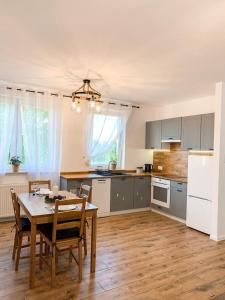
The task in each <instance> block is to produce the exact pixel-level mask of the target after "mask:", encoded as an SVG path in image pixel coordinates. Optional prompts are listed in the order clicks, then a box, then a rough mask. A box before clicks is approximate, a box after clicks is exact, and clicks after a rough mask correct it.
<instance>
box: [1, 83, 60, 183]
mask: <svg viewBox="0 0 225 300" xmlns="http://www.w3.org/2000/svg"><path fill="white" fill-rule="evenodd" d="M61 125H62V101H61V97H60V96H59V97H58V96H57V97H56V96H53V95H51V94H50V93H48V92H46V93H43V94H42V93H41V94H40V93H36V92H32V93H29V92H26V91H24V90H19V91H17V90H16V89H10V90H9V89H7V88H4V87H1V86H0V174H4V173H5V172H7V171H8V170H9V168H10V165H9V159H10V158H11V157H12V156H15V155H17V156H19V157H20V160H21V161H22V164H21V169H22V170H26V171H27V172H29V174H30V176H31V177H32V178H42V177H43V178H44V176H46V178H51V179H52V181H53V182H55V183H57V184H58V179H59V172H60V158H61V133H62V131H61V129H62V126H61Z"/></svg>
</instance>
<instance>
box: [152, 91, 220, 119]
mask: <svg viewBox="0 0 225 300" xmlns="http://www.w3.org/2000/svg"><path fill="white" fill-rule="evenodd" d="M211 112H215V96H214V95H213V96H208V97H204V98H195V99H190V100H188V101H184V102H179V103H174V104H170V105H164V106H156V107H151V108H149V118H148V121H152V120H161V119H167V118H175V117H185V116H191V115H198V114H205V113H211Z"/></svg>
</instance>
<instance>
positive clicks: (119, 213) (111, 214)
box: [110, 207, 150, 216]
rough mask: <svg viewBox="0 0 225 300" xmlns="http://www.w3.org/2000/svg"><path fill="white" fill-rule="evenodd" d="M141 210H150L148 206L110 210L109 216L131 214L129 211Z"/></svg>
mask: <svg viewBox="0 0 225 300" xmlns="http://www.w3.org/2000/svg"><path fill="white" fill-rule="evenodd" d="M141 211H150V207H144V208H134V209H128V210H121V211H113V212H110V216H115V215H123V214H131V213H135V212H141Z"/></svg>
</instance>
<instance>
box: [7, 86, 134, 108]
mask: <svg viewBox="0 0 225 300" xmlns="http://www.w3.org/2000/svg"><path fill="white" fill-rule="evenodd" d="M6 89H7V90H13V88H12V87H8V86H7V87H6ZM15 90H16V91H20V92H22V91H25V92H28V93H37V94H41V95H44V94H45V92H41V91H34V90H23V89H21V88H15ZM50 95H51V96H56V97H59V94H57V93H50ZM62 97H63V98H71V99H72V96H70V95H62ZM88 101H89V100H88ZM100 102H106V103H108V104H110V105H120V106H123V107H131V108H140V106H138V105H129V104H122V103H116V102H107V101H100Z"/></svg>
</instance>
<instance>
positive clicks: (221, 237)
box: [210, 235, 225, 242]
mask: <svg viewBox="0 0 225 300" xmlns="http://www.w3.org/2000/svg"><path fill="white" fill-rule="evenodd" d="M210 240H213V241H215V242H219V241H223V240H225V235H221V236H214V235H210Z"/></svg>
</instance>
